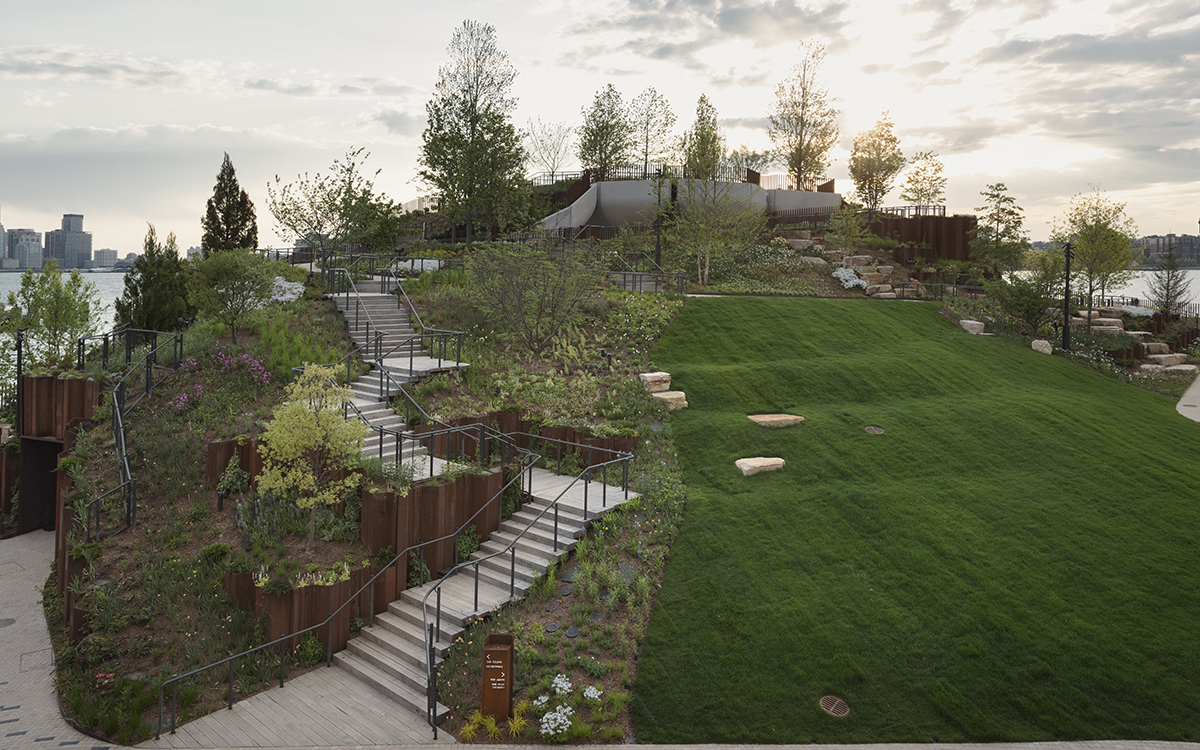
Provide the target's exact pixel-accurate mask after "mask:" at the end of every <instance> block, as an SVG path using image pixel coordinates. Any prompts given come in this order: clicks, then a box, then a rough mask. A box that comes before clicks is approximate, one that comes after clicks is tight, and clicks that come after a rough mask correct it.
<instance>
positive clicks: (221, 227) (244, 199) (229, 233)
mask: <svg viewBox="0 0 1200 750" xmlns="http://www.w3.org/2000/svg"><path fill="white" fill-rule="evenodd" d="M200 227H201V228H202V229H203V230H204V235H203V237H202V238H201V240H200V246H201V247H203V248H204V252H205V254H207V253H211V252H216V251H218V250H232V249H234V248H236V247H244V248H249V249H254V248H256V247H258V222H257V220H256V218H255V213H254V204H253V203H251V202H250V196H249V194H247V193H246V191H245V190H242V188H241V186H239V185H238V181H237V175H236V174H234V171H233V162H231V161H230V160H229V154H225V161H223V162H221V171H220V172H218V173H217V184H216V186H215V187H214V188H213V197H211V198H209V199H208V209H207V210H206V211H205V213H204V218H203V219H201V220H200Z"/></svg>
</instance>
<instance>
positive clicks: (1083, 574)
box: [633, 298, 1200, 743]
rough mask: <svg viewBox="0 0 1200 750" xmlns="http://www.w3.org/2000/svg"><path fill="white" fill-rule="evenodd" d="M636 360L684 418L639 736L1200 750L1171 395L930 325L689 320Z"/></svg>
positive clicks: (1196, 605)
mask: <svg viewBox="0 0 1200 750" xmlns="http://www.w3.org/2000/svg"><path fill="white" fill-rule="evenodd" d="M653 356H654V360H655V363H656V364H658V365H659V366H661V367H662V368H663V369H665V370H667V371H669V372H671V373H672V375H673V380H672V385H673V386H674V387H678V388H679V389H681V390H683V391H685V392H686V393H687V397H688V402H689V404H690V406H689V408H688V409H686V410H684V411H680V412H676V413H674V414H673V415H672V417H671V421H672V422H673V424H674V427H675V431H676V436H677V440H678V444H679V453H680V462H681V466H682V469H683V477H684V480H685V482H686V483H687V486H688V513H687V515H686V516H685V519H684V522H683V525H682V528H681V531H680V534H679V536H678V538H677V539H676V541H675V544H674V545H673V547H672V550H671V556H670V559H669V564H668V565H667V569H666V574H665V576H664V579H663V588H662V590H661V591H660V593H659V598H658V602H657V604H656V606H655V609H654V613H653V615H652V617H651V621H650V627H649V630H648V632H647V636H646V641H645V644H644V646H643V650H642V654H641V660H640V663H639V668H638V675H637V681H636V684H635V688H634V700H633V716H634V725H635V729H636V733H637V739H638V741H639V742H658V743H662V742H672V743H674V742H678V743H686V742H722V741H726V742H732V741H736V742H747V741H749V742H775V743H797V742H810V741H811V742H819V743H852V742H931V741H940V742H954V741H1048V740H1056V739H1057V740H1082V739H1161V740H1195V739H1196V734H1195V733H1196V724H1195V717H1196V716H1197V715H1200V684H1197V682H1196V681H1195V674H1196V671H1197V668H1198V667H1200V662H1198V661H1197V654H1200V595H1198V594H1197V591H1196V586H1195V580H1196V576H1197V573H1200V570H1198V563H1197V558H1196V555H1195V554H1194V552H1195V550H1194V547H1195V540H1196V539H1197V538H1198V536H1200V507H1198V506H1197V505H1196V503H1195V502H1194V498H1195V492H1194V487H1195V482H1194V476H1193V474H1194V472H1193V470H1192V469H1193V467H1194V465H1195V459H1194V457H1195V455H1196V453H1197V450H1198V449H1200V424H1197V423H1195V422H1192V421H1190V420H1187V419H1184V418H1183V417H1181V416H1180V415H1178V414H1177V413H1176V412H1175V402H1174V400H1172V399H1169V398H1166V397H1163V396H1160V395H1156V394H1153V393H1149V392H1147V391H1145V390H1141V389H1138V388H1134V387H1131V386H1130V385H1129V384H1128V383H1126V382H1122V381H1119V380H1116V379H1113V378H1108V377H1105V376H1103V375H1102V374H1100V373H1096V372H1092V371H1089V370H1086V369H1083V368H1081V367H1079V366H1078V365H1077V364H1075V363H1073V362H1070V361H1067V360H1065V359H1063V358H1059V357H1047V356H1045V355H1041V354H1038V353H1037V352H1033V351H1031V350H1030V349H1029V347H1028V344H1027V343H1018V342H1016V341H1008V340H1004V339H1001V338H999V337H996V338H987V337H979V336H971V335H969V334H966V333H964V332H963V331H961V330H960V329H958V328H957V327H956V326H954V325H953V324H952V323H951V322H950V321H948V320H946V319H945V318H943V317H942V316H940V315H939V313H938V310H937V308H936V307H935V306H932V305H930V304H928V303H898V304H883V305H876V304H869V303H861V302H858V303H856V302H849V301H846V302H841V301H836V300H821V301H818V300H802V299H789V300H785V299H731V298H725V299H711V300H709V299H697V300H689V303H688V305H687V307H686V308H685V310H684V312H683V314H682V315H681V316H680V318H679V320H678V321H677V322H676V323H675V324H674V325H673V326H672V327H671V329H669V330H668V331H667V333H666V334H665V335H664V337H663V338H662V340H661V341H660V343H659V345H658V346H657V347H656V348H655V349H654V351H653ZM763 412H792V413H796V414H800V415H803V416H804V417H805V419H806V421H805V422H803V423H802V424H801V425H798V426H795V427H792V428H789V429H785V430H778V431H775V430H767V429H764V428H761V427H758V426H757V425H755V424H754V423H753V422H751V421H750V420H748V419H747V418H746V415H747V414H754V413H763ZM867 426H878V427H881V428H883V433H882V434H872V433H869V432H867V431H866V430H865V427H867ZM746 456H781V457H783V458H785V459H786V461H787V465H786V467H785V468H784V469H783V470H782V471H779V472H774V473H767V474H761V475H757V476H753V477H743V476H742V475H741V474H740V472H738V471H737V470H736V469H735V468H734V465H733V462H734V461H735V460H736V459H738V458H742V457H746ZM825 695H836V696H838V697H840V698H842V699H844V700H845V701H846V702H847V703H848V705H849V708H850V712H849V714H848V715H846V716H845V717H844V718H835V717H833V716H831V715H829V714H826V713H825V712H823V711H822V710H821V708H820V707H819V705H818V701H819V699H820V698H821V697H822V696H825Z"/></svg>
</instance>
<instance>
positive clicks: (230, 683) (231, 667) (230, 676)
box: [229, 659, 233, 711]
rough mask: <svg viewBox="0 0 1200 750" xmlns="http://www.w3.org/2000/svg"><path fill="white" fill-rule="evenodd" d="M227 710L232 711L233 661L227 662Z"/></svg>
mask: <svg viewBox="0 0 1200 750" xmlns="http://www.w3.org/2000/svg"><path fill="white" fill-rule="evenodd" d="M229 710H230V711H232V710H233V659H230V660H229Z"/></svg>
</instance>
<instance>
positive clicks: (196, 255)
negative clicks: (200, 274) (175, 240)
mask: <svg viewBox="0 0 1200 750" xmlns="http://www.w3.org/2000/svg"><path fill="white" fill-rule="evenodd" d="M187 259H188V260H204V248H202V247H189V248H188V249H187Z"/></svg>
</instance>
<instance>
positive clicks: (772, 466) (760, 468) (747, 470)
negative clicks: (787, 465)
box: [734, 456, 784, 477]
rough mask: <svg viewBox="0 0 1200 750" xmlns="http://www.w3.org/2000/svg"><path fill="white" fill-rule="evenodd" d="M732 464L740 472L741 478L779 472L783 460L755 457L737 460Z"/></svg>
mask: <svg viewBox="0 0 1200 750" xmlns="http://www.w3.org/2000/svg"><path fill="white" fill-rule="evenodd" d="M734 463H735V464H736V465H737V467H738V468H739V469H741V470H742V476H744V477H749V476H753V475H755V474H759V473H761V472H764V471H779V470H780V469H782V468H783V464H784V460H783V459H782V458H778V457H774V458H763V457H762V456H757V457H755V458H739V459H738V460H737V461H735V462H734Z"/></svg>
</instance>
